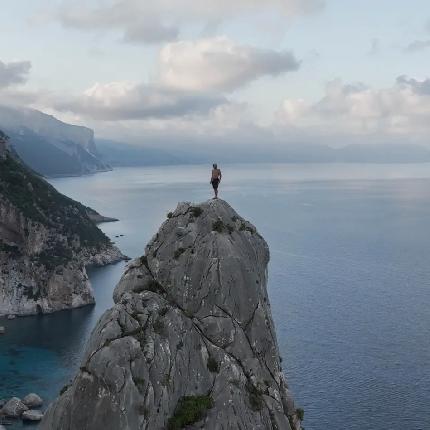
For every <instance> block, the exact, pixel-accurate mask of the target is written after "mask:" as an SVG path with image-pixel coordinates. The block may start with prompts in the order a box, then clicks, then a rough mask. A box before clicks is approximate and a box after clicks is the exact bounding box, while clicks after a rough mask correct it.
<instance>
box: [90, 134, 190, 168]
mask: <svg viewBox="0 0 430 430" xmlns="http://www.w3.org/2000/svg"><path fill="white" fill-rule="evenodd" d="M96 143H97V149H98V152H99V154H100V156H101V158H102V159H103V160H104V161H105V162H106V163H108V164H109V165H111V166H114V167H115V166H130V167H132V166H162V165H171V164H184V163H185V162H186V156H185V155H182V156H181V155H180V154H174V153H173V152H172V153H171V152H170V151H168V150H167V151H164V150H161V149H157V148H153V147H149V146H137V145H129V144H126V143H120V142H116V141H113V140H108V139H97V141H96Z"/></svg>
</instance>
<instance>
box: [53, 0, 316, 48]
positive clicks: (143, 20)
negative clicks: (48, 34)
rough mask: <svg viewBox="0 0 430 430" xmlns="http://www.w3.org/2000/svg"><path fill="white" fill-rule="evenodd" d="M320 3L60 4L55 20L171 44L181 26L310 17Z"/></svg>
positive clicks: (128, 0)
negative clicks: (255, 17) (267, 16)
mask: <svg viewBox="0 0 430 430" xmlns="http://www.w3.org/2000/svg"><path fill="white" fill-rule="evenodd" d="M324 3H325V2H324V1H323V0H265V1H263V0H235V1H234V2H232V1H228V0H200V1H194V0H175V1H174V2H172V1H171V0H158V1H157V2H152V1H141V0H102V1H94V0H93V1H85V2H84V1H82V0H81V1H76V0H74V1H71V0H64V1H63V2H62V3H61V5H60V7H59V9H58V11H57V18H58V19H59V21H60V22H61V23H62V24H63V25H64V26H66V27H69V28H76V29H80V30H86V31H107V32H118V33H119V34H120V35H121V38H122V40H123V41H125V42H132V43H159V42H167V41H172V40H175V39H176V38H177V37H178V35H179V34H180V31H181V27H182V26H183V25H184V24H192V25H199V26H201V27H202V28H206V27H208V26H210V25H211V24H213V23H214V22H217V23H218V22H220V21H223V20H228V19H231V18H234V17H237V16H239V15H241V14H252V13H257V14H258V13H261V12H265V11H267V10H268V9H271V10H274V11H275V12H276V13H279V14H283V15H284V16H286V17H292V16H296V15H302V14H310V13H315V12H317V11H320V10H321V9H322V8H323V7H324Z"/></svg>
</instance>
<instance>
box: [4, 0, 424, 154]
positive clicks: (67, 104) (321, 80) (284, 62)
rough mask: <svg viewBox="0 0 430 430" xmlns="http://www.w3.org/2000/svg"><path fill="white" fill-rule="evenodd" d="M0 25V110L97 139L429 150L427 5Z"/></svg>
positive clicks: (292, 2) (107, 15)
mask: <svg viewBox="0 0 430 430" xmlns="http://www.w3.org/2000/svg"><path fill="white" fill-rule="evenodd" d="M0 17H1V22H2V25H1V29H0V103H1V104H6V105H9V104H10V105H20V106H25V107H32V108H36V109H39V110H42V111H44V112H46V113H49V114H53V115H55V116H56V117H57V118H59V119H62V120H64V121H66V122H71V123H74V124H79V125H86V126H89V127H91V128H93V129H94V130H95V132H96V135H97V136H98V137H104V138H111V139H116V140H121V141H125V142H131V143H136V144H139V143H147V142H150V141H151V139H154V138H157V142H161V143H159V144H162V142H164V141H165V142H170V143H172V142H173V143H174V142H175V140H176V139H177V140H178V141H183V140H184V138H185V139H187V138H190V139H193V140H195V139H196V137H198V141H199V142H201V144H204V143H205V136H208V135H210V136H211V137H212V138H213V137H216V138H219V139H220V140H222V139H228V140H229V141H234V142H237V143H247V142H249V141H251V140H252V141H253V142H255V143H258V144H260V143H261V144H264V142H265V141H268V140H273V141H276V142H279V143H281V144H288V143H300V142H310V143H327V144H331V145H333V146H339V145H343V144H347V143H393V142H394V143H399V142H400V143H419V144H426V145H427V144H430V142H429V141H428V140H429V139H428V136H429V132H430V121H429V119H430V2H428V0H410V1H408V2H406V1H404V0H377V1H375V0H372V1H371V0H360V1H354V0H348V1H347V0H235V1H233V2H232V1H227V0H199V1H193V0H157V1H151V0H147V1H140V0H85V1H83V0H38V1H34V0H3V1H2V8H1V11H0ZM178 137H181V139H179V138H178Z"/></svg>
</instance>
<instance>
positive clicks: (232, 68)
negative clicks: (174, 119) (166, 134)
mask: <svg viewBox="0 0 430 430" xmlns="http://www.w3.org/2000/svg"><path fill="white" fill-rule="evenodd" d="M159 68H160V80H161V82H162V83H163V84H164V85H166V86H169V87H172V88H177V89H181V90H187V91H207V90H211V91H214V90H215V91H228V90H234V89H236V88H238V87H241V86H243V85H246V84H247V83H248V82H250V81H252V80H254V79H257V78H259V77H261V76H265V75H272V76H275V75H279V74H281V73H284V72H288V71H294V70H297V69H298V68H299V62H298V61H297V60H296V58H295V57H294V55H293V54H292V53H291V52H289V51H283V52H276V51H272V50H268V49H258V48H254V47H250V46H244V45H237V44H235V43H233V42H232V41H230V40H229V39H227V38H225V37H217V38H212V39H202V40H198V41H195V42H192V41H181V42H175V43H170V44H168V45H166V46H165V47H164V48H163V49H162V50H161V52H160V58H159Z"/></svg>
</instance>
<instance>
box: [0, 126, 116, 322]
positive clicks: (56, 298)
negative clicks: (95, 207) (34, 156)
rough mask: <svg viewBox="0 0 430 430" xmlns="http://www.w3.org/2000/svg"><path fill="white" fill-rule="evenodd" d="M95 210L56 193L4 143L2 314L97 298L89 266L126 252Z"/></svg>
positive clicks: (0, 158)
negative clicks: (107, 233)
mask: <svg viewBox="0 0 430 430" xmlns="http://www.w3.org/2000/svg"><path fill="white" fill-rule="evenodd" d="M2 136H3V138H2V140H3V143H5V142H6V137H5V135H4V134H2ZM94 214H96V212H95V211H92V210H90V209H89V208H86V207H85V206H83V205H81V204H80V203H78V202H75V201H74V200H72V199H69V198H68V197H66V196H64V195H62V194H60V193H58V192H57V191H56V190H55V188H53V187H52V186H51V185H50V184H49V183H48V182H46V181H45V180H44V179H43V178H41V177H40V176H38V175H37V174H35V173H34V172H33V171H32V170H30V169H29V168H28V167H26V166H25V165H24V164H23V163H22V162H21V161H20V160H19V158H18V157H17V156H16V155H14V154H13V152H10V151H9V150H8V149H6V148H5V147H3V152H2V154H0V315H8V314H14V315H31V314H36V313H50V312H54V311H58V310H62V309H69V308H74V307H79V306H83V305H87V304H91V303H94V296H93V293H92V289H91V286H90V283H89V280H88V276H87V273H86V269H85V267H86V266H88V265H105V264H109V263H112V262H115V261H119V260H120V259H122V258H123V256H122V254H121V252H120V251H119V250H118V249H117V248H116V247H114V246H113V245H112V243H111V242H110V240H109V239H108V238H107V237H106V236H105V235H104V234H103V233H102V231H101V230H99V229H98V228H97V226H96V225H95V223H94V222H93V221H92V220H91V218H90V217H94Z"/></svg>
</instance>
